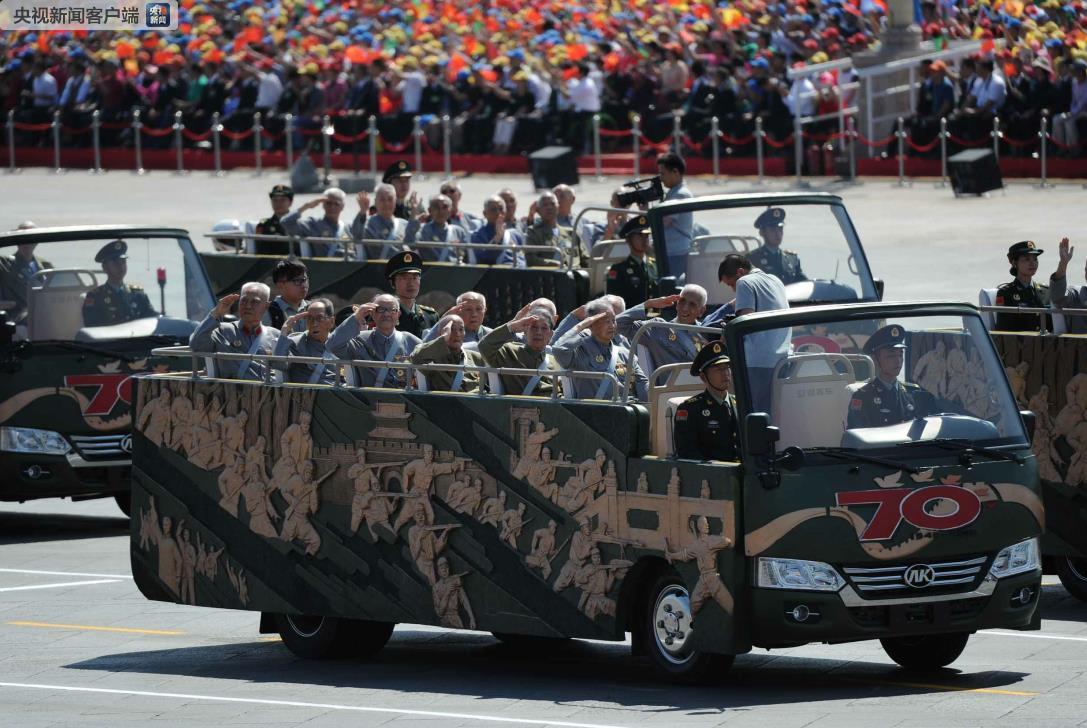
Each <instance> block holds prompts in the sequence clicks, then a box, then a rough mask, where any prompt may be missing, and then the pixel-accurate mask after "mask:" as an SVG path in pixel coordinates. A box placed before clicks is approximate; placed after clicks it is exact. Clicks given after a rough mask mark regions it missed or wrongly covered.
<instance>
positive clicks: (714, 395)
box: [673, 341, 739, 460]
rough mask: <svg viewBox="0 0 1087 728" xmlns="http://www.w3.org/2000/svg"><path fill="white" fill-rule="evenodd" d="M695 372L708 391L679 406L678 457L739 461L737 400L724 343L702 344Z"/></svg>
mask: <svg viewBox="0 0 1087 728" xmlns="http://www.w3.org/2000/svg"><path fill="white" fill-rule="evenodd" d="M691 374H692V375H694V376H696V377H698V378H700V379H701V380H702V383H703V384H705V385H706V391H704V392H702V393H701V394H696V395H695V396H693V397H691V398H690V399H688V400H685V401H684V402H683V403H682V404H681V405H680V406H679V407H677V408H676V417H675V426H674V428H673V440H674V441H675V451H676V457H677V458H686V459H690V460H736V459H737V457H736V453H738V452H739V447H738V446H737V440H736V438H737V432H738V431H739V425H738V423H737V418H736V403H735V402H734V401H733V399H732V395H731V394H729V392H728V390H729V388H730V387H731V386H732V369H731V367H730V365H729V357H728V354H727V353H725V349H724V347H723V346H722V345H721V342H719V341H715V342H713V343H712V344H709V345H707V346H704V347H702V350H701V351H699V352H698V356H696V357H695V359H694V361H693V362H692V363H691Z"/></svg>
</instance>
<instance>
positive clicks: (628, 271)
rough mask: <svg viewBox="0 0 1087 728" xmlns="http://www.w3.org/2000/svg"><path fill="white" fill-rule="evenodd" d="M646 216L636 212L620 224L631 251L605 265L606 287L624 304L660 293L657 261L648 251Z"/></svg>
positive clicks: (620, 232) (638, 301)
mask: <svg viewBox="0 0 1087 728" xmlns="http://www.w3.org/2000/svg"><path fill="white" fill-rule="evenodd" d="M650 232H651V231H650V229H649V218H647V217H646V216H645V215H638V216H637V217H633V218H631V219H630V220H627V221H626V223H624V224H623V227H622V229H621V230H619V237H621V238H624V239H625V240H626V241H627V246H628V247H629V248H630V255H628V256H627V258H626V260H624V261H621V262H619V263H616V264H615V265H613V266H612V267H611V268H609V269H608V279H607V290H608V293H609V294H611V295H613V296H620V297H621V298H622V299H623V301H624V302H625V303H626V305H627V307H630V306H637V305H638V304H640V303H641V302H642V301H644V300H646V299H647V298H655V297H656V296H657V295H658V294H659V293H660V283H659V282H658V281H657V261H656V260H654V259H653V258H652V257H650V256H649V255H648V251H649V247H650V246H649V233H650Z"/></svg>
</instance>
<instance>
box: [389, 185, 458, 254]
mask: <svg viewBox="0 0 1087 728" xmlns="http://www.w3.org/2000/svg"><path fill="white" fill-rule="evenodd" d="M452 212H453V201H452V200H450V199H449V198H448V197H446V196H445V195H434V196H433V197H431V198H430V203H429V204H428V206H427V213H426V214H425V215H420V216H419V217H417V218H415V219H413V220H409V221H408V228H407V230H406V231H405V232H404V242H405V243H406V244H408V245H411V244H412V243H415V242H416V241H418V242H420V243H445V247H443V248H434V247H430V246H425V247H420V248H419V255H421V256H422V257H423V260H431V261H437V262H439V263H450V262H457V261H460V260H463V259H465V257H466V255H467V250H465V249H463V248H461V249H459V250H458V246H460V245H463V244H464V243H467V242H468V238H469V237H470V235H469V233H468V231H467V230H465V229H464V228H462V227H460V226H458V225H453V224H452V223H450V222H449V216H450V215H451V214H452Z"/></svg>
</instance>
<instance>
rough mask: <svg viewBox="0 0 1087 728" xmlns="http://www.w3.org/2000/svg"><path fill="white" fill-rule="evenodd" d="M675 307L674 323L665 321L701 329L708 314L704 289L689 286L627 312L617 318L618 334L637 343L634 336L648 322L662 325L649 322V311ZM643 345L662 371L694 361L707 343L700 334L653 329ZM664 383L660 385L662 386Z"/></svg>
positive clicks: (662, 328) (646, 335)
mask: <svg viewBox="0 0 1087 728" xmlns="http://www.w3.org/2000/svg"><path fill="white" fill-rule="evenodd" d="M671 306H675V307H676V315H675V317H673V318H671V319H664V320H667V321H671V322H673V323H677V324H687V325H691V326H698V325H699V323H698V320H699V318H700V317H701V316H702V314H703V313H705V312H706V289H705V288H703V287H702V286H699V285H695V284H694V283H688V284H687V285H685V286H684V287H683V290H682V291H680V292H679V293H677V294H675V295H671V296H662V297H661V298H651V299H649V300H648V301H646V302H645V303H640V304H638V305H637V306H634V307H632V308H628V309H627V310H626V311H624V312H623V313H622V314H620V315H619V316H617V317H616V318H615V323H616V325H618V326H619V333H621V334H623V335H624V336H626V337H627V339H630V340H631V341H633V340H634V335H635V334H636V333H637V332H638V330H639V329H641V328H642V326H644V325H645V323H646V322H647V321H655V320H656V321H659V320H661V319H651V318H649V310H650V309H663V308H670V307H671ZM639 341H640V343H641V344H642V345H643V346H645V347H646V349H648V350H649V356H650V357H652V359H653V366H654V367H662V366H664V365H665V364H677V363H679V362H688V361H694V358H695V356H697V355H698V351H699V350H700V349H701V348H702V345H703V344H705V343H706V339H705V338H704V337H703V336H702V334H700V333H698V332H697V331H681V330H673V329H668V328H664V327H661V328H651V329H649V330H648V331H646V332H645V333H644V334H642V338H641V339H640V340H639ZM660 383H661V382H658V384H660Z"/></svg>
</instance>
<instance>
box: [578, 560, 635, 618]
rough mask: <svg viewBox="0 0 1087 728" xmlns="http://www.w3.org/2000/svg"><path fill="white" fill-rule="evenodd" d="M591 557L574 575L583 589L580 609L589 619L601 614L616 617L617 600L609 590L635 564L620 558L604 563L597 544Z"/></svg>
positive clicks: (579, 601) (579, 586)
mask: <svg viewBox="0 0 1087 728" xmlns="http://www.w3.org/2000/svg"><path fill="white" fill-rule="evenodd" d="M589 559H590V560H589V563H587V564H585V565H584V566H582V567H581V568H580V569H579V570H578V572H577V575H576V576H575V577H574V580H575V582H576V584H577V586H578V588H579V589H581V598H580V599H579V600H578V604H577V606H578V609H580V610H581V611H582V612H584V613H585V616H586V617H588V618H589V619H596V618H597V617H598V616H600V615H601V614H606V615H608V616H609V617H614V616H615V600H614V599H612V598H610V597H609V596H608V592H610V591H611V588H612V587H613V586H614V585H615V582H616V581H618V580H620V579H622V578H623V577H624V576H625V575H626V573H627V570H628V569H629V568H630V567H631V566H633V564H632V563H631V562H629V561H623V560H619V559H616V560H615V561H612V562H611V563H610V564H604V563H603V561H602V559H601V557H600V549H598V548H597V547H596V546H593V547H592V548H591V549H590V551H589Z"/></svg>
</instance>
